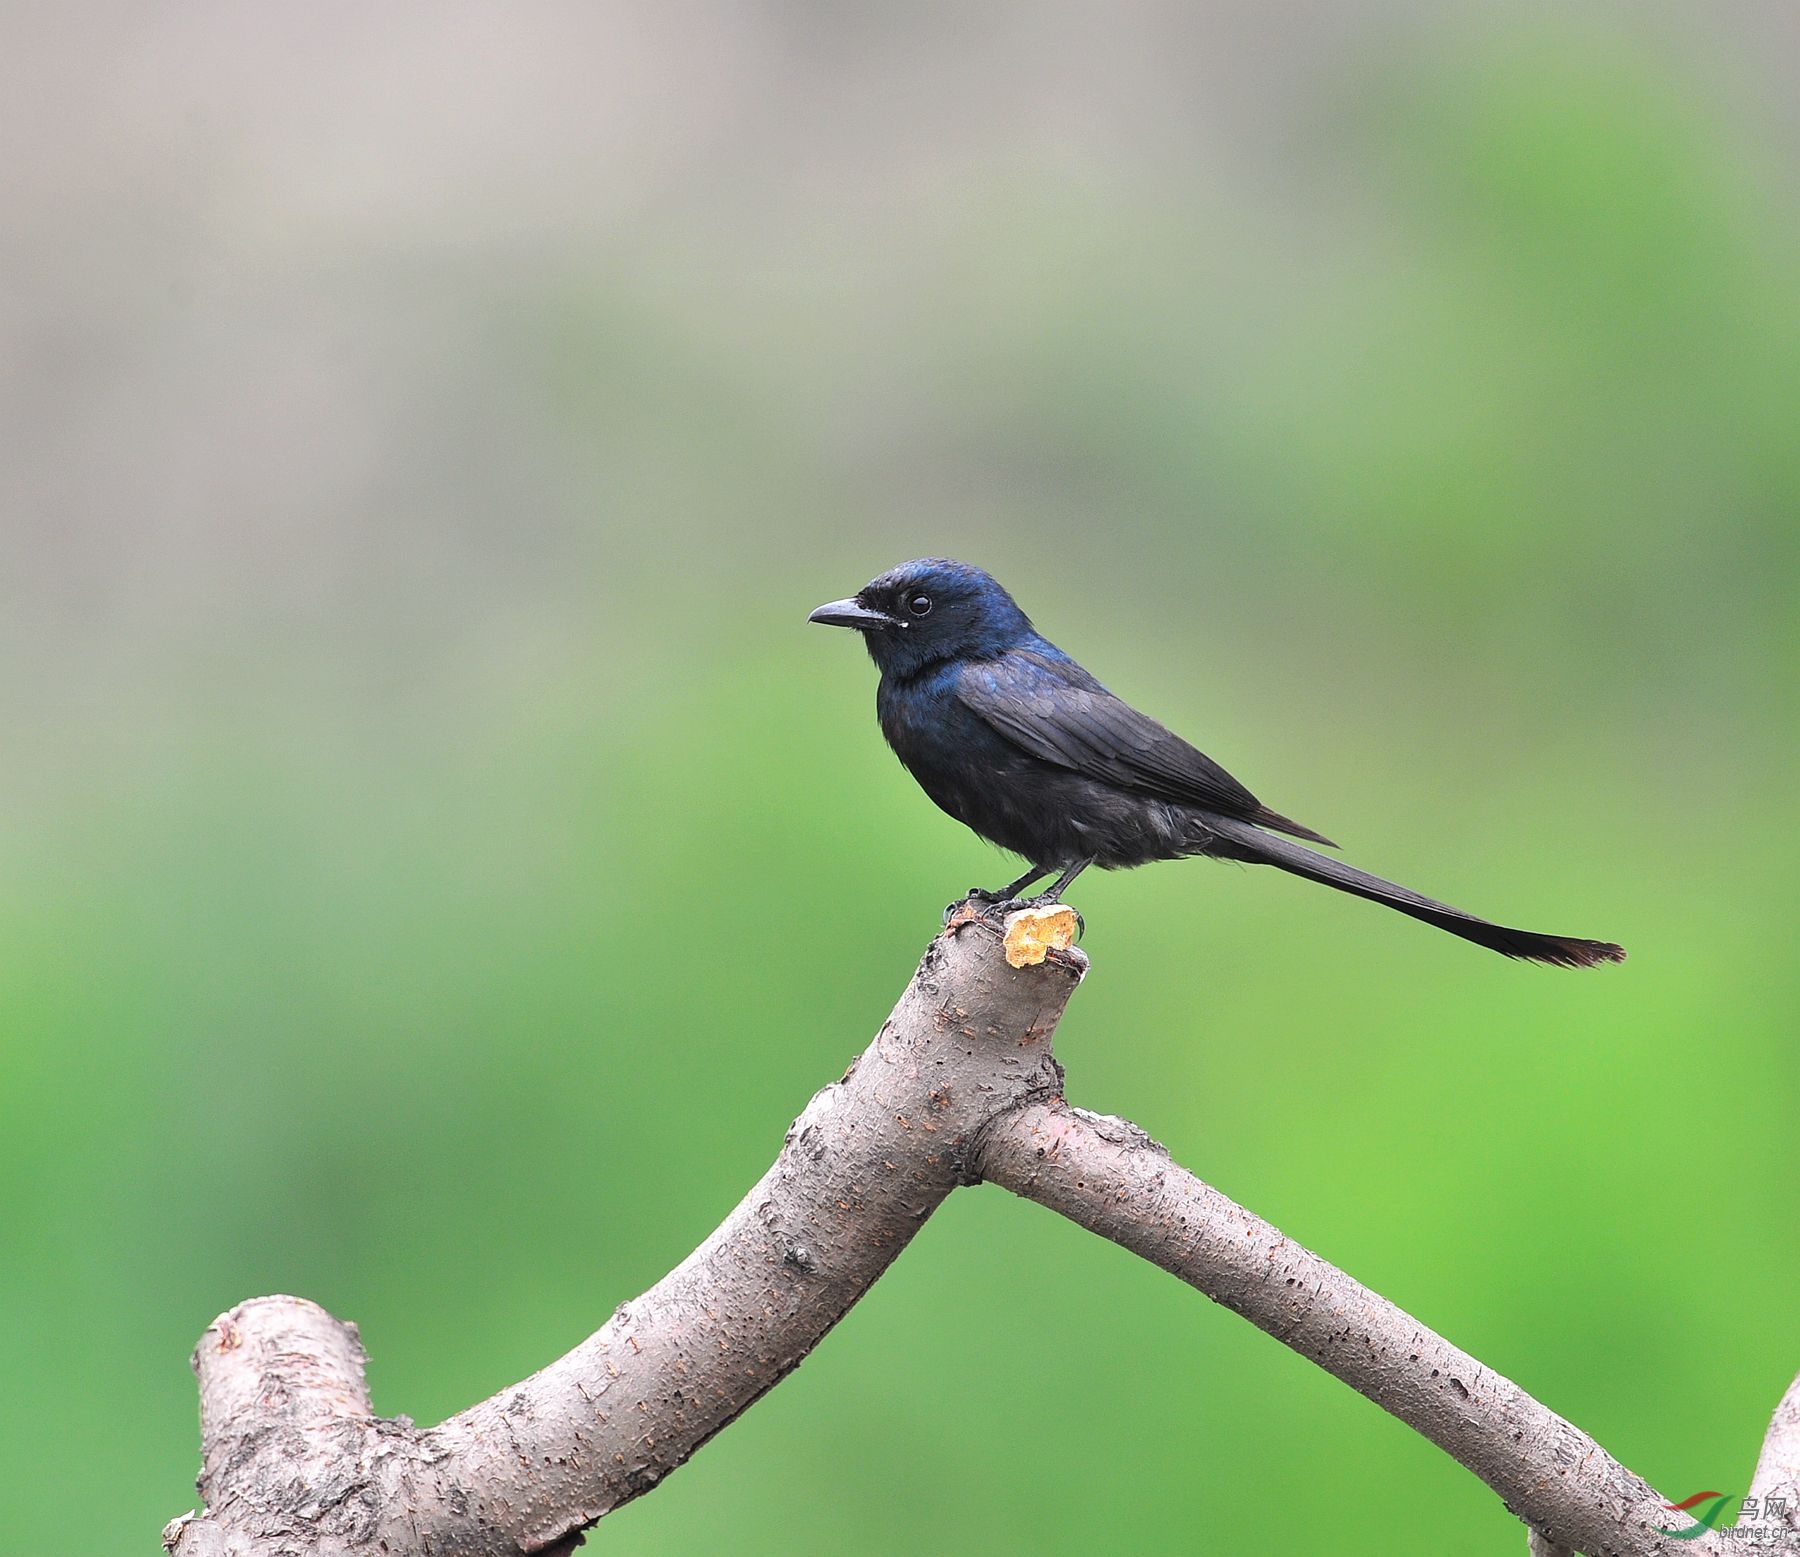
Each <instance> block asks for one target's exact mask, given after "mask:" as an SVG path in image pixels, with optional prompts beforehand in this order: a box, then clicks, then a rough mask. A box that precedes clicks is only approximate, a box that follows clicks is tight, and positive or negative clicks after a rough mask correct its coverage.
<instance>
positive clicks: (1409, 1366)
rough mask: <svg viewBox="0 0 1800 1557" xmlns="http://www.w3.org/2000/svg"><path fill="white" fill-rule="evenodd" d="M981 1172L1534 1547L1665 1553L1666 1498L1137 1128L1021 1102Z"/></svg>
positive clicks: (996, 1136) (1058, 1102) (985, 1151)
mask: <svg viewBox="0 0 1800 1557" xmlns="http://www.w3.org/2000/svg"><path fill="white" fill-rule="evenodd" d="M974 1165H975V1167H976V1169H977V1171H979V1172H980V1173H981V1174H982V1176H983V1177H984V1178H987V1179H990V1180H992V1181H993V1182H994V1183H996V1184H1000V1185H1004V1186H1005V1187H1006V1188H1007V1189H1010V1190H1011V1191H1012V1192H1013V1193H1014V1194H1016V1195H1021V1196H1023V1197H1024V1198H1025V1199H1027V1200H1035V1201H1037V1202H1038V1204H1040V1205H1043V1206H1048V1207H1049V1208H1050V1209H1051V1210H1052V1211H1055V1212H1058V1213H1059V1214H1061V1215H1063V1216H1066V1217H1068V1218H1069V1220H1070V1221H1072V1222H1076V1223H1079V1224H1080V1225H1081V1226H1082V1227H1085V1228H1087V1229H1088V1230H1089V1231H1090V1232H1095V1233H1098V1234H1100V1236H1101V1237H1103V1238H1108V1239H1111V1240H1112V1242H1114V1243H1116V1244H1118V1245H1120V1246H1121V1247H1122V1248H1126V1249H1129V1250H1131V1252H1132V1253H1133V1254H1137V1255H1141V1256H1142V1257H1143V1258H1144V1259H1146V1260H1148V1261H1150V1263H1151V1264H1152V1265H1156V1266H1159V1267H1161V1268H1162V1269H1163V1270H1166V1271H1167V1272H1169V1274H1170V1275H1172V1276H1176V1277H1179V1278H1180V1279H1181V1280H1182V1281H1185V1282H1186V1283H1187V1284H1188V1285H1189V1286H1191V1287H1195V1288H1197V1289H1198V1290H1200V1291H1201V1292H1204V1293H1205V1294H1206V1295H1207V1296H1208V1297H1209V1298H1211V1299H1212V1300H1213V1301H1214V1302H1216V1303H1220V1304H1222V1305H1223V1306H1225V1307H1226V1308H1229V1309H1230V1310H1232V1312H1233V1313H1237V1314H1241V1315H1243V1316H1244V1318H1246V1319H1248V1320H1249V1321H1250V1322H1251V1323H1252V1324H1253V1325H1255V1326H1256V1327H1257V1328H1258V1329H1260V1330H1266V1331H1267V1332H1268V1333H1269V1334H1270V1335H1272V1336H1274V1337H1275V1339H1276V1340H1278V1341H1280V1342H1281V1343H1282V1344H1283V1345H1284V1346H1289V1347H1292V1348H1293V1349H1294V1350H1295V1351H1297V1352H1299V1353H1300V1355H1301V1356H1303V1357H1306V1358H1309V1359H1310V1360H1311V1361H1313V1362H1315V1363H1317V1364H1318V1365H1319V1366H1320V1367H1321V1368H1323V1369H1324V1370H1325V1371H1326V1372H1327V1373H1330V1374H1332V1375H1333V1376H1335V1377H1336V1378H1339V1379H1342V1380H1343V1381H1344V1383H1346V1384H1348V1385H1349V1386H1350V1387H1351V1388H1352V1389H1354V1390H1356V1391H1357V1392H1358V1393H1360V1394H1362V1395H1366V1396H1367V1397H1368V1398H1369V1399H1370V1400H1372V1401H1374V1402H1375V1404H1376V1405H1378V1406H1380V1407H1381V1408H1382V1410H1384V1411H1387V1412H1389V1413H1391V1414H1392V1415H1394V1416H1396V1417H1398V1418H1399V1419H1400V1420H1401V1421H1402V1422H1404V1423H1406V1425H1407V1426H1408V1427H1411V1428H1413V1429H1414V1430H1415V1431H1417V1432H1419V1433H1421V1434H1423V1435H1424V1436H1425V1437H1426V1438H1429V1439H1430V1440H1431V1441H1432V1442H1433V1443H1435V1444H1436V1445H1437V1446H1438V1447H1439V1448H1440V1449H1442V1450H1443V1451H1444V1452H1445V1453H1446V1454H1448V1455H1450V1457H1451V1458H1452V1459H1454V1460H1456V1461H1457V1462H1458V1463H1460V1464H1462V1465H1463V1466H1465V1467H1466V1468H1468V1469H1469V1470H1471V1471H1473V1472H1474V1473H1475V1474H1476V1475H1477V1476H1479V1477H1480V1478H1481V1479H1482V1480H1483V1481H1485V1482H1486V1483H1487V1484H1488V1485H1489V1486H1490V1487H1492V1488H1493V1489H1494V1491H1495V1492H1497V1493H1498V1494H1499V1495H1500V1498H1501V1501H1502V1502H1504V1503H1505V1504H1506V1506H1507V1507H1508V1508H1509V1509H1511V1510H1512V1511H1513V1512H1514V1513H1515V1514H1517V1515H1519V1516H1520V1517H1521V1518H1523V1519H1525V1520H1527V1521H1528V1522H1529V1523H1530V1524H1531V1525H1532V1526H1533V1527H1534V1528H1535V1529H1536V1530H1537V1531H1538V1532H1539V1534H1540V1536H1541V1538H1543V1539H1545V1540H1549V1541H1552V1542H1555V1543H1560V1544H1562V1545H1564V1546H1568V1547H1573V1548H1576V1549H1577V1550H1580V1551H1583V1552H1587V1553H1591V1554H1592V1557H1610V1554H1612V1553H1636V1552H1654V1551H1661V1550H1663V1549H1664V1545H1663V1539H1662V1538H1661V1537H1660V1536H1657V1535H1656V1534H1654V1527H1655V1526H1656V1525H1658V1524H1661V1523H1665V1522H1667V1521H1668V1520H1669V1519H1670V1517H1671V1516H1669V1514H1668V1513H1667V1511H1666V1509H1665V1507H1664V1504H1663V1500H1662V1499H1661V1498H1660V1497H1658V1496H1657V1494H1656V1493H1655V1492H1654V1491H1652V1490H1651V1488H1650V1487H1649V1486H1648V1485H1646V1484H1645V1483H1644V1482H1643V1481H1642V1480H1641V1479H1640V1478H1638V1477H1637V1476H1634V1475H1633V1474H1632V1473H1631V1472H1630V1471H1628V1470H1626V1469H1625V1468H1624V1466H1622V1465H1620V1464H1619V1463H1618V1461H1616V1460H1615V1459H1613V1457H1612V1456H1611V1455H1609V1454H1608V1453H1607V1452H1606V1451H1605V1450H1604V1449H1602V1448H1601V1447H1600V1445H1599V1444H1597V1443H1595V1442H1594V1440H1593V1439H1591V1438H1589V1437H1588V1436H1587V1434H1585V1433H1584V1432H1582V1431H1581V1430H1580V1429H1579V1428H1577V1427H1575V1426H1573V1425H1572V1424H1570V1423H1569V1422H1566V1421H1564V1420H1563V1418H1561V1417H1560V1416H1558V1415H1556V1413H1555V1412H1553V1411H1551V1410H1549V1409H1548V1408H1547V1407H1545V1406H1542V1405H1540V1404H1539V1403H1538V1402H1537V1401H1536V1400H1533V1399H1532V1397H1531V1396H1530V1395H1528V1394H1526V1393H1525V1391H1524V1390H1522V1389H1520V1388H1519V1386H1518V1385H1516V1384H1514V1383H1513V1382H1512V1381H1511V1380H1510V1379H1507V1378H1505V1377H1503V1376H1502V1375H1500V1374H1498V1373H1495V1372H1494V1371H1493V1370H1492V1369H1491V1368H1486V1367H1484V1366H1483V1365H1482V1364H1481V1363H1479V1362H1477V1361H1476V1360H1475V1359H1474V1358H1473V1357H1471V1356H1469V1355H1468V1353H1467V1352H1464V1351H1460V1350H1458V1349H1457V1348H1456V1347H1454V1346H1452V1345H1451V1344H1450V1343H1449V1342H1448V1341H1446V1340H1443V1339H1442V1338H1441V1337H1439V1336H1437V1335H1434V1334H1433V1333H1432V1332H1431V1331H1430V1330H1428V1329H1427V1328H1426V1327H1425V1326H1424V1325H1422V1324H1420V1323H1419V1321H1418V1320H1416V1319H1414V1318H1413V1317H1412V1315H1410V1314H1408V1313H1407V1312H1405V1310H1403V1309H1400V1308H1396V1307H1395V1306H1394V1305H1393V1304H1392V1303H1390V1302H1388V1300H1387V1299H1386V1298H1384V1297H1381V1296H1379V1295H1377V1294H1376V1293H1374V1292H1371V1291H1370V1290H1369V1289H1368V1288H1367V1287H1365V1286H1363V1285H1362V1284H1361V1283H1360V1282H1358V1281H1356V1280H1355V1279H1354V1278H1352V1277H1350V1276H1347V1275H1345V1274H1344V1273H1343V1272H1342V1271H1341V1270H1339V1269H1338V1268H1337V1267H1336V1266H1335V1265H1332V1264H1330V1263H1329V1262H1327V1261H1325V1260H1322V1259H1320V1258H1319V1256H1318V1255H1316V1254H1313V1253H1312V1252H1310V1251H1309V1250H1307V1249H1304V1248H1302V1247H1301V1246H1300V1245H1299V1244H1297V1243H1294V1242H1293V1241H1292V1240H1290V1239H1288V1238H1286V1237H1284V1236H1283V1235H1282V1234H1281V1233H1280V1232H1279V1231H1278V1230H1277V1229H1276V1228H1273V1227H1271V1226H1270V1225H1269V1224H1268V1223H1267V1222H1265V1221H1263V1220H1262V1218H1260V1217H1258V1216H1256V1215H1254V1214H1253V1213H1252V1212H1249V1211H1246V1210H1245V1209H1244V1208H1243V1207H1242V1206H1240V1205H1238V1204H1236V1203H1235V1202H1234V1201H1232V1200H1229V1199H1227V1198H1226V1197H1225V1196H1224V1195H1222V1194H1220V1193H1219V1192H1218V1190H1216V1189H1214V1188H1212V1187H1211V1186H1210V1185H1208V1184H1204V1183H1202V1182H1201V1181H1200V1180H1199V1179H1197V1178H1195V1177H1194V1175H1193V1174H1191V1173H1189V1172H1188V1171H1187V1169H1186V1168H1183V1167H1181V1166H1180V1165H1179V1164H1177V1163H1175V1162H1173V1161H1171V1160H1170V1158H1169V1154H1168V1152H1167V1151H1166V1150H1165V1149H1164V1148H1163V1147H1162V1146H1160V1145H1158V1144H1157V1143H1156V1142H1155V1141H1153V1140H1151V1139H1150V1137H1149V1136H1147V1135H1145V1134H1144V1132H1143V1131H1142V1130H1140V1129H1138V1128H1137V1126H1136V1125H1132V1124H1127V1123H1126V1122H1125V1121H1124V1120H1122V1119H1110V1118H1106V1117H1103V1116H1101V1115H1098V1114H1090V1113H1088V1112H1087V1111H1086V1110H1084V1109H1079V1108H1071V1107H1070V1106H1069V1105H1068V1103H1066V1102H1064V1101H1063V1100H1062V1099H1061V1098H1055V1099H1051V1100H1049V1101H1045V1102H1036V1103H1030V1104H1027V1105H1026V1106H1025V1107H1023V1108H1020V1109H1017V1110H1015V1111H1014V1112H1012V1113H1010V1114H1008V1115H1006V1116H1005V1117H1004V1118H1002V1119H1000V1120H998V1121H997V1122H996V1123H995V1125H994V1127H993V1128H992V1129H991V1130H989V1131H988V1132H987V1134H986V1135H985V1136H984V1137H983V1138H982V1141H981V1143H980V1148H979V1150H978V1151H977V1153H976V1156H975V1163H974ZM1684 1546H1685V1549H1686V1550H1688V1551H1690V1552H1692V1551H1706V1550H1707V1549H1708V1548H1707V1546H1706V1545H1705V1544H1704V1543H1703V1542H1700V1541H1695V1542H1688V1543H1684Z"/></svg>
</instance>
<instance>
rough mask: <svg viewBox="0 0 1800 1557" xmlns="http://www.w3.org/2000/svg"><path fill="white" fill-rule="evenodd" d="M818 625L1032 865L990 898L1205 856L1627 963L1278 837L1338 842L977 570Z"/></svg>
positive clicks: (896, 720) (1588, 959)
mask: <svg viewBox="0 0 1800 1557" xmlns="http://www.w3.org/2000/svg"><path fill="white" fill-rule="evenodd" d="M810 620H812V621H815V622H823V623H825V624H827V625H828V626H832V627H851V628H854V629H856V630H857V631H858V632H860V633H861V634H862V635H863V641H864V642H865V643H866V644H867V645H868V648H869V654H870V655H871V656H872V657H873V659H874V661H875V663H876V665H877V666H878V667H879V668H880V670H881V686H880V689H879V691H878V692H877V693H876V709H877V711H878V713H879V714H880V717H881V729H882V733H883V734H884V735H886V736H887V740H888V744H889V745H890V746H892V747H893V748H894V752H895V754H896V755H897V756H898V757H899V758H900V760H901V762H903V763H904V764H905V765H906V767H907V770H908V771H909V772H910V773H911V774H912V776H913V777H914V778H916V779H917V780H918V781H919V784H920V787H921V788H923V789H924V791H925V793H926V794H928V795H929V796H931V798H932V799H933V800H934V801H936V802H937V804H938V805H940V806H941V807H943V809H944V810H946V811H948V812H949V813H950V814H951V815H952V816H954V817H955V818H956V819H957V820H958V821H960V822H964V823H966V824H967V825H968V826H970V827H972V828H973V829H974V830H975V831H976V832H977V833H979V834H980V835H981V836H982V837H983V838H986V839H988V840H990V841H991V842H993V843H997V844H999V845H1000V847H1001V848H1003V849H1007V850H1010V851H1011V852H1012V853H1014V854H1017V855H1019V856H1021V857H1022V858H1023V859H1024V860H1025V861H1026V862H1027V863H1028V864H1029V865H1030V866H1031V867H1032V868H1031V869H1030V870H1029V871H1027V872H1026V873H1025V874H1024V875H1023V876H1021V877H1020V878H1019V879H1018V880H1017V881H1014V882H1010V883H1009V884H1008V885H1007V886H1005V887H1003V888H1001V889H1000V890H999V891H997V892H978V893H977V894H976V895H977V896H979V897H981V898H983V899H986V900H988V901H990V902H1013V901H1017V900H1018V899H1017V894H1018V893H1019V892H1021V891H1023V889H1024V888H1026V887H1028V886H1029V885H1031V883H1033V882H1034V881H1037V880H1040V879H1041V878H1042V877H1044V876H1048V875H1052V874H1055V876H1056V880H1055V883H1054V884H1053V885H1052V886H1051V888H1050V890H1049V891H1048V892H1046V893H1044V894H1042V895H1041V896H1039V897H1037V898H1033V899H1031V900H1030V901H1032V902H1036V903H1046V902H1055V901H1056V900H1057V899H1058V898H1060V896H1061V895H1062V893H1063V892H1064V891H1065V890H1066V889H1067V887H1068V885H1069V883H1070V882H1071V881H1073V880H1074V879H1075V877H1076V876H1077V875H1078V874H1079V873H1080V872H1081V871H1082V870H1084V869H1086V868H1087V867H1088V866H1089V865H1099V866H1101V867H1102V868H1103V869H1112V868H1117V867H1122V866H1130V865H1144V864H1147V863H1148V862H1149V861H1151V860H1169V859H1180V858H1183V857H1185V856H1188V855H1194V854H1204V855H1210V856H1211V857H1213V858H1214V859H1225V860H1241V861H1245V862H1247V863H1250V864H1255V865H1274V866H1276V867H1277V868H1279V869H1281V870H1285V871H1288V872H1290V873H1291V874H1293V875H1296V876H1304V877H1305V878H1306V879H1307V880H1309V881H1319V882H1323V883H1324V884H1325V885H1326V886H1328V887H1336V888H1337V889H1338V891H1340V892H1349V893H1351V894H1353V895H1354V896H1356V897H1364V898H1368V899H1369V900H1370V901H1371V902H1375V903H1382V904H1385V905H1386V906H1387V907H1389V908H1393V909H1398V910H1399V911H1400V912H1401V913H1403V914H1410V915H1411V916H1412V917H1413V918H1414V919H1422V920H1424V921H1425V923H1426V924H1433V925H1436V926H1437V927H1438V928H1439V929H1440V930H1448V931H1449V932H1450V933H1451V934H1452V935H1460V936H1461V937H1462V938H1463V939H1464V940H1466V941H1473V942H1475V944H1476V945H1478V946H1487V947H1491V948H1492V949H1493V950H1495V951H1497V952H1500V953H1502V954H1503V955H1505V956H1508V957H1523V958H1526V959H1529V960H1530V961H1533V962H1553V963H1557V964H1560V965H1561V966H1563V967H1575V968H1579V967H1589V966H1592V965H1593V964H1595V963H1599V962H1620V961H1623V960H1624V957H1625V953H1624V951H1623V949H1622V948H1620V947H1618V946H1614V945H1612V944H1610V943H1609V942H1606V941H1583V940H1576V939H1574V938H1572V937H1569V936H1562V935H1539V934H1537V933H1535V932H1534V931H1530V930H1510V929H1508V928H1506V927H1505V926H1504V925H1497V924H1491V923H1490V922H1489V921H1487V920H1486V919H1477V918H1476V917H1475V916H1474V915H1473V914H1465V913H1464V912H1463V911H1462V910H1461V909H1458V908H1451V907H1450V906H1448V905H1447V904H1444V903H1437V902H1433V901H1432V900H1431V899H1430V898H1428V897H1421V896H1420V895H1419V894H1418V893H1417V892H1411V891H1408V890H1407V889H1406V888H1405V887H1402V886H1396V885H1395V884H1394V883H1393V882H1391V881H1383V880H1382V879H1381V878H1380V877H1379V876H1371V875H1369V874H1368V873H1367V872H1366V871H1360V870H1357V869H1356V868H1355V867H1354V866H1351V865H1345V864H1343V863H1341V862H1340V861H1338V860H1334V859H1331V858H1330V857H1329V856H1327V855H1323V854H1320V853H1318V852H1316V851H1315V850H1312V849H1306V848H1302V847H1301V846H1300V845H1299V844H1297V843H1290V842H1289V841H1288V839H1286V838H1278V837H1276V836H1274V834H1275V833H1277V832H1279V833H1288V834H1290V835H1291V836H1292V837H1295V838H1307V839H1310V840H1312V842H1314V843H1322V844H1325V845H1326V846H1327V847H1328V848H1335V847H1337V846H1336V845H1335V844H1333V843H1332V842H1331V840H1330V839H1329V838H1325V837H1322V836H1321V835H1320V834H1318V833H1315V832H1313V831H1312V829H1310V828H1307V827H1302V826H1301V825H1300V824H1299V823H1298V822H1291V821H1289V820H1288V819H1287V818H1286V817H1285V816H1282V815H1281V814H1280V813H1278V812H1275V811H1271V810H1270V809H1269V808H1268V807H1267V806H1265V805H1263V804H1262V803H1261V802H1260V801H1258V800H1257V798H1256V796H1255V795H1253V794H1251V793H1250V791H1249V790H1247V789H1246V788H1244V786H1243V785H1242V784H1240V783H1239V782H1238V781H1237V780H1236V779H1234V778H1233V777H1232V776H1231V775H1230V774H1229V773H1227V772H1226V771H1225V770H1224V769H1223V768H1221V767H1220V766H1219V765H1218V763H1216V762H1214V761H1213V760H1212V759H1211V758H1210V757H1208V756H1206V755H1205V754H1204V753H1202V752H1199V751H1196V750H1195V749H1194V748H1193V747H1192V746H1190V745H1188V743H1187V742H1186V741H1184V740H1182V739H1181V737H1180V736H1178V735H1175V734H1173V733H1172V732H1171V731H1169V730H1166V729H1164V728H1163V727H1162V726H1161V725H1160V724H1158V723H1157V722H1156V721H1155V720H1154V719H1151V718H1149V717H1147V716H1146V715H1144V714H1140V713H1139V712H1138V711H1137V710H1136V709H1135V708H1133V707H1131V706H1130V705H1129V704H1128V703H1124V702H1122V701H1120V700H1119V699H1118V698H1116V697H1114V696H1113V695H1112V693H1110V692H1108V691H1107V690H1106V688H1105V687H1103V686H1101V685H1100V683H1099V682H1098V681H1096V680H1095V679H1094V678H1093V677H1092V676H1090V675H1089V674H1088V673H1087V672H1086V671H1085V670H1083V669H1082V668H1081V667H1080V666H1079V665H1077V664H1076V663H1075V661H1074V660H1072V659H1070V658H1069V656H1068V655H1066V654H1064V653H1063V651H1062V650H1061V649H1059V648H1057V647H1056V645H1055V644H1053V643H1051V642H1050V641H1049V640H1048V639H1046V638H1044V637H1043V636H1041V635H1040V634H1039V633H1038V632H1037V631H1036V630H1035V629H1034V628H1033V627H1032V625H1031V622H1030V620H1029V619H1028V618H1027V617H1026V615H1025V613H1024V612H1023V611H1021V610H1020V609H1019V607H1018V606H1017V605H1016V604H1015V603H1014V601H1013V598H1012V596H1011V595H1009V594H1008V593H1007V592H1006V591H1005V590H1004V589H1002V588H1001V587H1000V585H999V584H998V583H997V582H996V581H995V580H994V579H993V578H991V577H990V576H989V575H988V574H986V573H983V572H982V571H981V569H979V568H974V567H970V566H969V565H968V564H967V563H962V562H952V561H950V560H948V559H946V558H942V557H933V558H926V559H923V560H921V561H917V562H904V563H902V564H901V565H900V566H899V567H897V568H893V569H891V570H890V571H888V572H886V573H883V574H882V575H881V576H880V577H879V578H877V579H874V580H872V581H871V582H869V583H868V584H866V585H864V586H863V588H862V589H860V590H858V591H857V593H856V594H855V596H854V597H852V598H851V599H849V600H834V601H832V602H831V604H829V605H822V606H820V607H819V608H818V610H816V611H814V612H813V613H812V616H811V618H810ZM1267 829H1273V832H1271V831H1268V830H1267Z"/></svg>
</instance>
